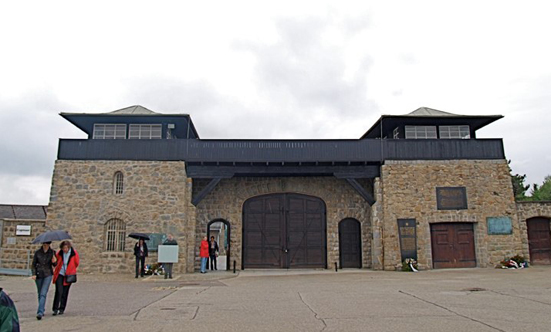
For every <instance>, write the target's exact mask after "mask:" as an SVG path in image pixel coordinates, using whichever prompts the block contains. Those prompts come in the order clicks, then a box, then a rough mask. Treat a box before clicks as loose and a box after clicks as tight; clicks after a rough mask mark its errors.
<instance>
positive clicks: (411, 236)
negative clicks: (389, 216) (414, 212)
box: [398, 219, 417, 260]
mask: <svg viewBox="0 0 551 332" xmlns="http://www.w3.org/2000/svg"><path fill="white" fill-rule="evenodd" d="M398 235H399V236H400V253H401V255H402V260H404V259H406V258H413V259H415V260H417V228H416V222H415V219H398Z"/></svg>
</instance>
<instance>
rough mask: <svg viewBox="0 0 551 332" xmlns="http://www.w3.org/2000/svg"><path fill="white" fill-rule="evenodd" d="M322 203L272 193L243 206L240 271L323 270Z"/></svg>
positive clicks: (324, 256)
mask: <svg viewBox="0 0 551 332" xmlns="http://www.w3.org/2000/svg"><path fill="white" fill-rule="evenodd" d="M326 252H327V251H326V221H325V204H324V203H323V201H322V200H321V199H319V198H316V197H310V196H306V195H300V194H272V195H266V196H259V197H254V198H251V199H249V200H247V201H246V202H245V204H244V207H243V268H244V269H245V268H293V267H297V268H300V267H302V268H326V267H327V258H326V257H327V254H326Z"/></svg>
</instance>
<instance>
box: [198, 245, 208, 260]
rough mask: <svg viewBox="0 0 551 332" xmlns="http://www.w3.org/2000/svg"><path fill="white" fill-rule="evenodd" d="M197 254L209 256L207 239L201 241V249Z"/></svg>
mask: <svg viewBox="0 0 551 332" xmlns="http://www.w3.org/2000/svg"><path fill="white" fill-rule="evenodd" d="M199 256H201V257H207V258H208V257H209V242H208V241H201V251H200V252H199Z"/></svg>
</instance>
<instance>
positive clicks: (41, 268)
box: [32, 242, 56, 320]
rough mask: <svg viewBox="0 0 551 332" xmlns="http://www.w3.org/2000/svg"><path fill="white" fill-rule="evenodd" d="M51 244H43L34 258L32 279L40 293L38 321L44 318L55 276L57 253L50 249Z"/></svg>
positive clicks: (37, 312)
mask: <svg viewBox="0 0 551 332" xmlns="http://www.w3.org/2000/svg"><path fill="white" fill-rule="evenodd" d="M50 244H51V242H44V243H42V248H40V249H38V250H37V251H36V252H35V253H34V257H33V264H32V273H33V275H32V279H33V280H34V282H35V283H36V291H37V292H38V310H37V311H36V319H38V320H41V319H42V316H44V307H45V306H46V296H47V295H48V289H50V284H51V283H52V276H53V274H54V271H53V266H55V265H56V257H55V253H54V251H53V250H52V248H50Z"/></svg>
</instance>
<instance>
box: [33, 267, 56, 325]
mask: <svg viewBox="0 0 551 332" xmlns="http://www.w3.org/2000/svg"><path fill="white" fill-rule="evenodd" d="M52 277H53V276H48V277H45V278H36V280H35V281H34V282H35V283H36V291H37V292H38V311H37V312H36V314H37V315H40V316H44V307H45V306H46V295H48V289H50V284H51V283H52Z"/></svg>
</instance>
